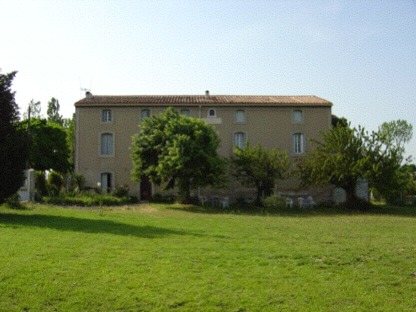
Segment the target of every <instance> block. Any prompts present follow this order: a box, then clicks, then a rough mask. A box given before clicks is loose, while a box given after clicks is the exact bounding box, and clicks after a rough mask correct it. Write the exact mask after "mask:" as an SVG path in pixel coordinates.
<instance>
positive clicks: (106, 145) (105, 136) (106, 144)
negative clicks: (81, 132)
mask: <svg viewBox="0 0 416 312" xmlns="http://www.w3.org/2000/svg"><path fill="white" fill-rule="evenodd" d="M113 139H114V138H113V134H112V133H102V134H101V155H103V156H112V155H113V146H114V145H113V143H114V140H113Z"/></svg>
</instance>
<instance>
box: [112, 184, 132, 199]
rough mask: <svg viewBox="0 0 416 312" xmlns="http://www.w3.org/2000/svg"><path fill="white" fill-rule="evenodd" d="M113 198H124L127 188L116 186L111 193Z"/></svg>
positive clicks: (127, 191) (127, 192)
mask: <svg viewBox="0 0 416 312" xmlns="http://www.w3.org/2000/svg"><path fill="white" fill-rule="evenodd" d="M112 194H113V196H115V197H125V196H127V195H128V194H129V187H128V186H127V185H118V186H116V187H115V189H114V190H113V192H112Z"/></svg>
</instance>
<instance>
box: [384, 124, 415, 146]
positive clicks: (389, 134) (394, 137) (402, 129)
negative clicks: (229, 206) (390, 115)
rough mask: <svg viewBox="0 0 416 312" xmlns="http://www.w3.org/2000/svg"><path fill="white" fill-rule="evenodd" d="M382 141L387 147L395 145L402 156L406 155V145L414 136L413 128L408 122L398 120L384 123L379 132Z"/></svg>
mask: <svg viewBox="0 0 416 312" xmlns="http://www.w3.org/2000/svg"><path fill="white" fill-rule="evenodd" d="M378 133H379V135H380V140H381V141H382V142H383V143H384V144H386V145H393V146H394V147H395V148H397V149H398V151H399V152H400V153H401V154H404V152H405V148H404V145H405V144H406V143H408V142H409V141H410V140H411V139H412V136H413V126H412V124H410V123H408V122H407V121H406V120H402V119H398V120H393V121H390V122H384V123H383V124H382V125H381V126H380V127H379V130H378Z"/></svg>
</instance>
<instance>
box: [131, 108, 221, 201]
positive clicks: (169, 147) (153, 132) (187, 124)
mask: <svg viewBox="0 0 416 312" xmlns="http://www.w3.org/2000/svg"><path fill="white" fill-rule="evenodd" d="M219 145H220V139H219V137H218V135H217V133H216V132H215V130H214V128H213V127H212V126H210V125H207V124H205V122H204V121H203V120H200V119H195V118H191V117H187V116H183V115H180V114H179V113H178V112H177V111H175V110H174V109H173V108H168V109H167V110H166V111H165V112H163V113H162V114H160V115H158V116H151V117H148V118H146V119H145V120H143V121H142V123H141V124H140V126H139V133H138V134H136V135H134V136H133V142H132V148H131V150H132V159H133V171H132V174H133V178H134V180H136V181H140V180H141V179H142V176H143V175H146V176H148V177H149V178H150V180H151V181H152V182H153V183H155V184H157V185H161V184H162V183H166V188H167V189H171V188H174V187H175V186H177V187H178V189H179V195H180V196H181V197H182V199H184V200H185V201H186V200H189V197H190V191H191V189H193V188H196V187H202V186H207V185H213V186H215V185H219V184H221V182H223V181H224V177H225V164H226V162H225V160H224V159H223V158H221V157H220V156H219V155H218V154H217V148H218V147H219Z"/></svg>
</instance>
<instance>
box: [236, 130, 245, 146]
mask: <svg viewBox="0 0 416 312" xmlns="http://www.w3.org/2000/svg"><path fill="white" fill-rule="evenodd" d="M246 143H247V132H243V131H237V132H234V134H233V146H234V147H238V148H244V146H245V145H246Z"/></svg>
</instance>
